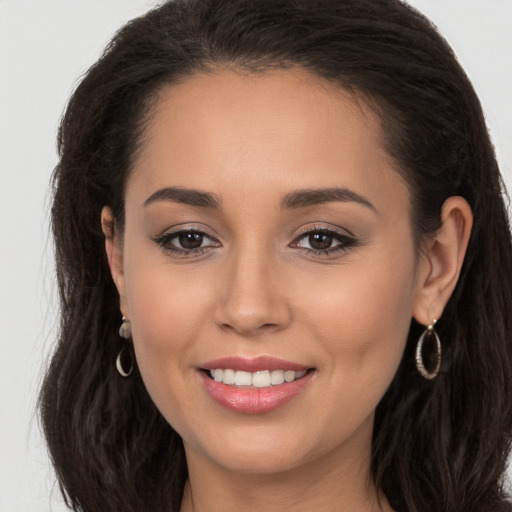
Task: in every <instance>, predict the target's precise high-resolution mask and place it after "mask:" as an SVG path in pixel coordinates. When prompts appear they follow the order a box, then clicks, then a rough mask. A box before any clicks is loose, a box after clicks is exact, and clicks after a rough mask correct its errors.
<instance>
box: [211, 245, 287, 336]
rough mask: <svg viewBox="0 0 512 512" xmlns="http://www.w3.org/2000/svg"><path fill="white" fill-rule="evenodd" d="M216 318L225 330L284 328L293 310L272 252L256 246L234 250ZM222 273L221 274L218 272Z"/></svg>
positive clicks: (252, 332) (259, 331) (246, 331)
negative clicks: (270, 253)
mask: <svg viewBox="0 0 512 512" xmlns="http://www.w3.org/2000/svg"><path fill="white" fill-rule="evenodd" d="M221 274H222V277H223V278H221V279H220V286H221V287H222V289H221V293H220V300H219V301H218V304H217V307H216V310H215V322H216V324H217V325H218V326H219V327H220V328H222V329H223V330H227V331H231V332H236V333H237V334H239V335H243V336H257V335H259V334H262V333H264V332H273V331H276V330H280V329H283V328H285V327H286V326H287V325H288V324H289V323H290V321H291V316H292V315H291V310H290V307H289V304H288V301H287V300H286V298H285V289H284V287H283V283H282V273H280V272H279V268H278V264H277V262H275V261H273V259H272V257H271V256H269V255H264V254H262V253H261V251H260V252H257V251H255V250H253V251H251V250H247V251H240V252H239V253H238V254H233V255H232V256H231V258H229V260H228V261H226V262H225V267H224V269H223V272H222V273H221ZM219 277H220V276H219Z"/></svg>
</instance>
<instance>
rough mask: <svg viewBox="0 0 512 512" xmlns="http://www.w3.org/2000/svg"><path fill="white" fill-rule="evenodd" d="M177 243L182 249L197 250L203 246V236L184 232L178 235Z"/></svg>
mask: <svg viewBox="0 0 512 512" xmlns="http://www.w3.org/2000/svg"><path fill="white" fill-rule="evenodd" d="M176 238H177V241H178V243H179V245H180V247H182V248H183V249H198V248H199V247H201V246H202V245H203V240H204V236H203V235H202V234H201V233H196V232H193V231H185V232H183V233H180V234H179V235H178V236H177V237H176Z"/></svg>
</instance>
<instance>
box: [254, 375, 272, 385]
mask: <svg viewBox="0 0 512 512" xmlns="http://www.w3.org/2000/svg"><path fill="white" fill-rule="evenodd" d="M270 384H271V381H270V372H269V371H264V372H256V373H254V374H253V376H252V385H253V386H254V387H255V388H267V387H268V386H270Z"/></svg>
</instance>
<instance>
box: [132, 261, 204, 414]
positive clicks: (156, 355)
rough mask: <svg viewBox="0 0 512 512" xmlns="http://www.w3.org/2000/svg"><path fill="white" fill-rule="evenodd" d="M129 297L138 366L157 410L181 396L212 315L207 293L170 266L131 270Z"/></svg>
mask: <svg viewBox="0 0 512 512" xmlns="http://www.w3.org/2000/svg"><path fill="white" fill-rule="evenodd" d="M126 283H127V285H126V294H127V302H128V305H129V311H130V315H131V318H130V319H131V321H132V333H133V343H134V348H135V353H136V357H137V364H138V366H139V369H140V371H141V374H142V377H143V380H144V383H145V385H146V387H147V389H148V392H149V393H150V395H151V396H152V398H153V400H154V402H155V403H156V404H157V406H158V405H159V404H161V403H163V402H166V403H167V402H170V401H168V400H167V398H166V397H168V396H169V395H170V394H175V395H177V396H180V394H181V395H183V393H180V389H183V386H182V383H181V380H180V377H181V376H182V375H185V374H186V373H187V371H191V367H192V363H191V357H190V354H191V351H192V348H193V344H194V340H197V339H198V337H199V332H200V330H201V328H202V324H203V321H204V319H205V317H207V316H208V311H209V309H208V308H209V306H208V293H207V292H206V290H205V289H204V288H202V287H201V286H199V285H198V283H197V282H195V281H194V279H187V276H186V275H183V273H180V272H179V270H178V271H177V270H176V269H171V268H170V266H166V265H162V264H160V265H156V264H154V265H152V264H147V263H146V264H145V265H140V264H135V265H131V266H129V265H127V270H126Z"/></svg>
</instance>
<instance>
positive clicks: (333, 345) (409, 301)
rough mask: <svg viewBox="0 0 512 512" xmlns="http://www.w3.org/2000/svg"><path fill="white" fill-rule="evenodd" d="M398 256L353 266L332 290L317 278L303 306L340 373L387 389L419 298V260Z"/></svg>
mask: <svg viewBox="0 0 512 512" xmlns="http://www.w3.org/2000/svg"><path fill="white" fill-rule="evenodd" d="M381 256H382V255H381ZM392 256H393V255H390V257H389V258H387V259H386V258H385V257H381V258H380V259H379V260H378V261H375V262H374V264H371V265H368V264H367V263H365V264H364V265H361V268H359V265H357V264H354V265H352V266H351V267H350V268H349V267H348V266H347V269H346V271H343V272H339V273H338V274H336V275H333V277H332V279H330V280H329V281H328V282H329V288H328V289H326V288H325V287H320V286H319V284H318V282H317V283H315V282H312V283H311V286H310V287H309V289H310V291H311V295H310V297H308V299H307V301H305V302H304V303H303V306H302V310H303V312H304V314H305V315H307V318H308V320H307V323H308V324H309V325H310V326H312V328H313V329H315V330H316V332H317V338H318V340H319V342H320V344H321V346H322V348H323V349H324V350H325V352H326V353H327V354H328V356H329V357H330V359H331V360H333V361H336V362H337V369H336V371H340V372H341V373H340V375H341V374H343V375H345V376H347V378H348V376H350V379H353V380H355V381H356V382H360V383H361V384H371V385H372V386H373V387H376V388H378V387H379V386H384V387H387V385H388V384H389V382H390V381H391V380H392V378H393V376H394V373H395V372H396V369H397V367H398V364H399V362H400V359H401V357H402V353H403V350H404V347H405V342H406V338H407V334H408V331H409V327H410V322H411V314H412V306H413V298H414V289H415V286H414V285H415V273H414V265H412V264H411V262H413V261H414V260H413V258H409V259H406V261H407V264H404V265H401V264H400V263H401V262H400V261H397V259H396V258H394V257H392ZM379 383H380V384H379ZM379 398H380V397H379Z"/></svg>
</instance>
